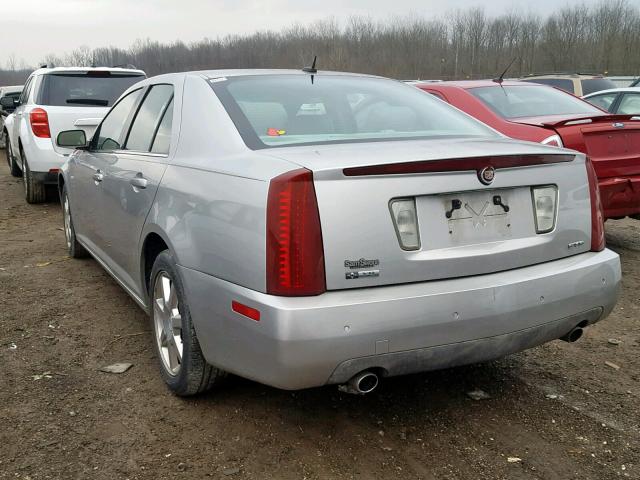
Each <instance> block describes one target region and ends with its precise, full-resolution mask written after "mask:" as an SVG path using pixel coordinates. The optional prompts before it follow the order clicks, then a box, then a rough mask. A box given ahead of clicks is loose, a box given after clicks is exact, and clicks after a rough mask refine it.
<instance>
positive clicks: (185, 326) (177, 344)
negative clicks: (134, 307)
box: [149, 250, 225, 396]
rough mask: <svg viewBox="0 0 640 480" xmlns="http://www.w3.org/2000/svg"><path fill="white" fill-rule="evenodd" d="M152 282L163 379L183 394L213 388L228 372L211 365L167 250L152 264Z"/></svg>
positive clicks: (154, 325)
mask: <svg viewBox="0 0 640 480" xmlns="http://www.w3.org/2000/svg"><path fill="white" fill-rule="evenodd" d="M149 285H150V286H149V298H150V300H151V309H150V310H151V312H150V314H151V327H152V331H153V338H154V342H153V344H154V347H155V350H156V354H157V355H158V359H159V363H160V372H161V374H162V378H163V379H164V381H165V383H166V384H167V385H168V387H169V388H170V389H171V390H172V391H173V392H174V393H175V394H177V395H180V396H188V395H195V394H197V393H201V392H205V391H207V390H209V389H211V388H212V387H213V386H214V385H216V384H218V383H220V381H221V380H222V379H223V378H224V376H225V373H224V372H223V371H222V370H219V369H217V368H215V367H213V366H211V365H209V364H208V363H207V362H206V360H205V359H204V356H203V355H202V350H201V349H200V343H199V342H198V338H197V336H196V331H195V329H194V327H193V322H192V321H191V314H190V312H189V306H188V305H187V302H186V299H185V296H184V289H183V288H182V280H181V278H180V274H179V273H178V269H177V267H176V263H175V261H174V260H173V257H172V256H171V254H170V253H169V252H168V251H167V250H165V251H164V252H162V253H160V254H159V255H158V257H157V258H156V260H155V262H154V263H153V268H152V270H151V281H150V282H149Z"/></svg>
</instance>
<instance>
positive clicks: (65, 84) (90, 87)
mask: <svg viewBox="0 0 640 480" xmlns="http://www.w3.org/2000/svg"><path fill="white" fill-rule="evenodd" d="M144 78H145V77H144V76H143V75H122V74H112V73H111V72H80V73H50V74H48V75H43V81H42V87H41V88H40V95H39V97H38V100H37V102H38V104H39V105H50V106H59V107H96V106H97V107H110V106H112V105H113V104H114V102H115V101H116V100H117V99H118V97H120V95H122V92H124V91H125V90H126V89H127V88H129V87H130V86H131V85H133V84H134V83H136V82H139V81H140V80H143V79H144Z"/></svg>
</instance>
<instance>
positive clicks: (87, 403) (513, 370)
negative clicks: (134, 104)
mask: <svg viewBox="0 0 640 480" xmlns="http://www.w3.org/2000/svg"><path fill="white" fill-rule="evenodd" d="M0 155H1V156H2V164H1V166H0V386H1V387H2V388H0V479H24V480H26V479H65V480H66V479H154V480H156V479H165V478H171V479H173V478H178V479H204V478H220V479H224V478H230V479H269V478H277V479H300V480H302V479H333V478H339V479H342V478H345V479H346V478H349V479H351V478H356V479H370V478H371V479H378V478H384V479H391V478H411V479H413V478H420V479H425V480H434V479H451V480H453V479H473V480H477V479H581V480H585V479H594V480H603V479H605V480H606V479H614V478H640V401H639V398H640V370H639V367H640V320H639V314H640V304H639V302H638V292H639V291H640V264H639V259H640V222H639V221H633V220H622V221H610V222H607V239H608V243H609V247H610V248H613V249H614V250H615V251H617V252H618V253H619V254H620V255H621V257H622V268H623V274H624V276H623V288H622V292H621V298H620V300H619V302H618V306H617V307H616V309H615V311H614V313H613V314H612V315H611V316H610V317H609V318H608V319H607V320H605V321H603V322H601V323H599V324H598V325H596V326H595V327H592V328H590V329H589V330H588V331H587V332H586V334H585V337H583V340H581V341H579V342H578V343H575V344H567V343H564V342H560V341H556V342H552V343H550V344H547V345H545V346H542V347H539V348H536V349H533V350H531V351H528V352H525V353H521V354H518V355H513V356H510V357H508V358H506V359H503V360H500V361H497V362H492V363H488V364H483V365H474V366H469V367H463V368H456V369H452V370H446V371H441V372H435V373H427V374H421V375H412V376H407V377H400V378H394V379H388V380H386V381H385V382H384V383H383V385H382V387H381V388H380V389H379V390H378V391H377V392H375V393H373V394H371V395H369V396H365V397H356V396H350V395H347V394H342V393H339V392H338V391H337V389H336V387H335V386H333V387H325V388H318V389H312V390H306V391H300V392H295V393H292V392H285V391H280V390H276V389H272V388H269V387H265V386H262V385H259V384H257V383H252V382H249V381H246V380H242V379H238V378H230V379H229V380H228V382H227V383H226V385H225V386H224V388H221V389H219V390H217V391H214V392H211V393H209V394H207V395H203V396H199V397H197V398H192V399H187V400H185V399H180V398H177V397H174V396H173V395H172V394H170V393H169V392H168V390H167V389H166V388H165V386H164V384H163V383H162V380H161V378H160V375H159V374H158V370H157V369H158V367H157V365H156V359H155V358H154V356H153V353H152V348H151V337H150V334H149V331H148V330H149V325H148V320H147V318H146V316H145V315H144V313H143V312H142V311H141V310H140V309H139V308H138V307H137V306H136V305H135V304H134V302H133V301H132V300H131V299H130V298H129V297H128V296H127V295H126V294H125V293H124V291H123V290H122V289H121V288H120V287H119V286H118V285H117V284H116V283H115V282H114V281H113V280H112V279H111V278H110V277H109V276H108V275H107V274H106V273H105V272H104V271H103V270H102V269H101V268H100V267H99V266H98V264H97V263H96V262H95V261H93V260H72V259H70V258H68V257H67V255H66V252H65V246H64V234H63V232H62V228H61V226H62V222H61V221H62V218H61V211H60V207H59V205H58V204H57V198H56V197H55V196H52V198H51V199H50V200H51V201H50V203H48V204H46V205H28V204H26V203H25V201H24V200H23V196H22V195H23V189H22V184H21V181H20V179H16V178H12V177H11V176H9V173H8V169H7V166H6V163H4V152H0ZM610 339H616V340H619V342H620V343H619V344H617V345H616V344H614V343H617V342H615V341H613V342H610ZM120 361H122V362H131V363H133V364H134V366H133V367H132V368H131V369H130V370H129V371H128V372H126V373H124V374H122V375H113V374H107V373H102V372H100V371H99V368H100V367H102V366H105V365H108V364H111V363H114V362H120ZM605 362H610V363H613V364H614V366H613V367H612V366H609V365H607V364H605ZM615 367H619V368H615ZM46 372H48V373H47V374H46V375H44V376H42V375H43V374H45V373H46ZM477 388H480V389H482V390H484V391H486V392H487V393H489V394H490V396H491V398H489V399H485V400H479V401H477V400H472V399H471V398H469V397H468V396H467V395H466V392H469V391H471V390H474V389H477Z"/></svg>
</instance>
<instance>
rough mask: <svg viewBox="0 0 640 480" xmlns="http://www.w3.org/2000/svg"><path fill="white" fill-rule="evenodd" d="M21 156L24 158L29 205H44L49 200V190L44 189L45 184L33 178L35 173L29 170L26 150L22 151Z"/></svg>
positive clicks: (23, 174)
mask: <svg viewBox="0 0 640 480" xmlns="http://www.w3.org/2000/svg"><path fill="white" fill-rule="evenodd" d="M20 156H21V157H22V181H23V183H24V197H25V198H26V200H27V203H42V202H44V201H45V200H46V198H47V190H46V189H45V187H44V183H42V182H38V181H36V179H35V178H33V173H32V172H31V170H30V169H29V163H28V162H27V157H26V156H25V154H24V150H20Z"/></svg>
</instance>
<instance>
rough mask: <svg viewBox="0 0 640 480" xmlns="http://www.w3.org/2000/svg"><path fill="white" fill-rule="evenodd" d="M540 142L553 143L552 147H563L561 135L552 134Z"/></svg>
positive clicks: (544, 143)
mask: <svg viewBox="0 0 640 480" xmlns="http://www.w3.org/2000/svg"><path fill="white" fill-rule="evenodd" d="M540 143H542V144H543V145H551V146H552V147H563V146H564V145H562V139H561V138H560V135H551V136H550V137H547V138H545V139H544V140H542V141H541V142H540Z"/></svg>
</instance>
